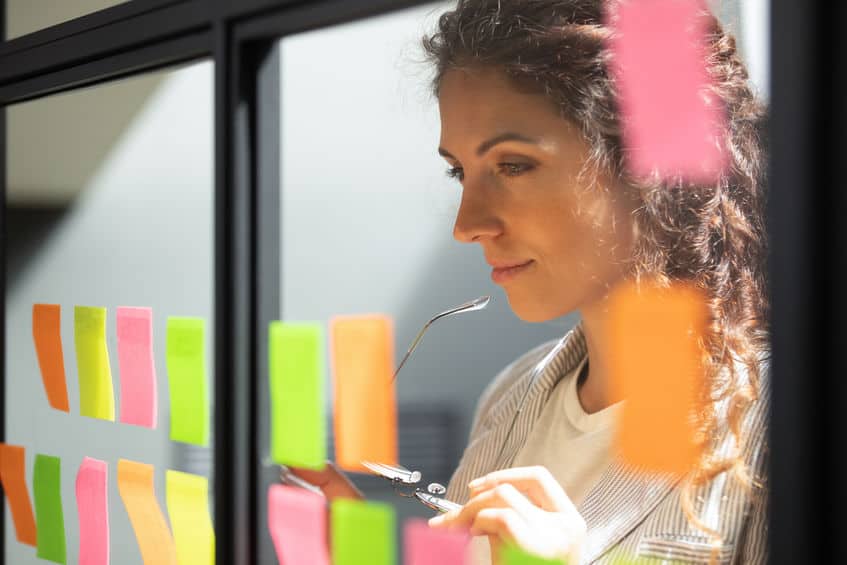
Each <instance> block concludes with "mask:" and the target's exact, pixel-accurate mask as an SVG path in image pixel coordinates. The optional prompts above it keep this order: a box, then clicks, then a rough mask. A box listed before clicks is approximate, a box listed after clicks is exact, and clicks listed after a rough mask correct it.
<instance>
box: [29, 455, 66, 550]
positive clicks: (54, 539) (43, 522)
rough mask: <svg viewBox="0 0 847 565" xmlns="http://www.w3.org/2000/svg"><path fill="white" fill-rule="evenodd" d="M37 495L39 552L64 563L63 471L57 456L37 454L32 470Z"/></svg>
mask: <svg viewBox="0 0 847 565" xmlns="http://www.w3.org/2000/svg"><path fill="white" fill-rule="evenodd" d="M32 483H33V487H32V490H33V492H34V496H35V528H36V536H35V537H36V547H37V551H36V555H38V557H39V558H41V559H46V560H47V561H52V562H53V563H65V562H66V561H65V558H66V553H65V517H64V514H63V512H62V472H61V461H60V460H59V458H58V457H53V456H50V455H42V454H40V453H39V454H37V455H36V456H35V468H34V470H33V473H32Z"/></svg>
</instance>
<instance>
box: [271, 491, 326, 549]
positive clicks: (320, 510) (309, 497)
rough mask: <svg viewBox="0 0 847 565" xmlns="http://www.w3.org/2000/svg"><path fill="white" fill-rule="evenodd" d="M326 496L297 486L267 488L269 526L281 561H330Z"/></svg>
mask: <svg viewBox="0 0 847 565" xmlns="http://www.w3.org/2000/svg"><path fill="white" fill-rule="evenodd" d="M326 515H327V509H326V499H325V498H324V497H323V496H321V495H320V494H317V493H314V492H310V491H308V490H306V489H302V488H298V487H290V486H286V485H271V486H270V488H269V489H268V528H269V529H270V533H271V539H272V540H273V543H274V547H275V548H276V555H277V559H278V560H279V563H280V565H299V564H301V563H308V564H309V565H329V564H330V560H329V549H328V547H327V542H328V539H329V538H328V537H327V530H326Z"/></svg>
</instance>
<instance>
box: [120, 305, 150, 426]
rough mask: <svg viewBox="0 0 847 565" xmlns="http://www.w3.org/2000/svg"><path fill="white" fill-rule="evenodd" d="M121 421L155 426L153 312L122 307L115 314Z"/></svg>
mask: <svg viewBox="0 0 847 565" xmlns="http://www.w3.org/2000/svg"><path fill="white" fill-rule="evenodd" d="M117 318H118V320H117V331H118V364H119V370H120V381H121V422H123V423H125V424H134V425H136V426H145V427H147V428H155V427H156V413H157V408H156V368H155V367H154V365H153V311H152V310H151V309H150V308H129V307H126V306H122V307H120V308H118V311H117Z"/></svg>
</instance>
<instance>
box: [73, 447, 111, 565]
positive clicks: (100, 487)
mask: <svg viewBox="0 0 847 565" xmlns="http://www.w3.org/2000/svg"><path fill="white" fill-rule="evenodd" d="M107 479H108V466H107V464H106V462H105V461H100V460H99V459H92V458H90V457H86V458H85V459H83V460H82V464H81V465H80V466H79V471H78V472H77V475H76V504H77V513H78V515H79V565H108V564H109V498H108V484H107Z"/></svg>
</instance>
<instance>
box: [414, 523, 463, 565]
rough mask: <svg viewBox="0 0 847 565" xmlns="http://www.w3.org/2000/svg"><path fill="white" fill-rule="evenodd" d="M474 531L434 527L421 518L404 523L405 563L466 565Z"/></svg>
mask: <svg viewBox="0 0 847 565" xmlns="http://www.w3.org/2000/svg"><path fill="white" fill-rule="evenodd" d="M470 540H471V538H470V535H468V534H467V533H464V532H447V531H443V530H434V529H432V528H430V527H429V525H427V523H426V521H424V520H421V519H412V520H407V521H406V524H405V525H404V526H403V565H465V563H470V561H469V556H470V554H469V546H468V544H469V543H470Z"/></svg>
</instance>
